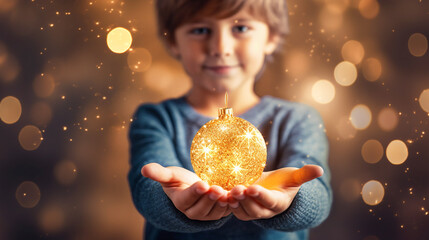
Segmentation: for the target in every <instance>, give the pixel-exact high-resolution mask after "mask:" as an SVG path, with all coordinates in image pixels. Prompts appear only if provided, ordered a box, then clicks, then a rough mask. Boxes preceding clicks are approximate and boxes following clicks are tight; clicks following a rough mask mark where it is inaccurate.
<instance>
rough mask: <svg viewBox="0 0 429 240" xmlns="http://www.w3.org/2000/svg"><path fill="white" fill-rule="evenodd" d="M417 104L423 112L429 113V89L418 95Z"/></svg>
mask: <svg viewBox="0 0 429 240" xmlns="http://www.w3.org/2000/svg"><path fill="white" fill-rule="evenodd" d="M419 104H420V107H421V108H422V109H423V111H425V112H428V113H429V89H425V90H423V91H422V93H420V97H419Z"/></svg>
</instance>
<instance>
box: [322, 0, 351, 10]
mask: <svg viewBox="0 0 429 240" xmlns="http://www.w3.org/2000/svg"><path fill="white" fill-rule="evenodd" d="M323 2H324V3H325V5H327V6H335V7H336V8H338V9H339V10H341V11H342V12H344V11H345V10H346V9H347V8H348V7H349V6H350V0H323Z"/></svg>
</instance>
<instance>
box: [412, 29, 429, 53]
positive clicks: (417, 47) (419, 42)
mask: <svg viewBox="0 0 429 240" xmlns="http://www.w3.org/2000/svg"><path fill="white" fill-rule="evenodd" d="M408 50H409V51H410V53H411V55H413V56H415V57H421V56H423V55H425V53H426V52H427V50H428V40H427V38H426V36H425V35H423V34H421V33H414V34H413V35H411V36H410V38H408Z"/></svg>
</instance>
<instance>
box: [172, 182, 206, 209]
mask: <svg viewBox="0 0 429 240" xmlns="http://www.w3.org/2000/svg"><path fill="white" fill-rule="evenodd" d="M209 189H210V186H209V185H208V184H207V183H205V182H203V181H198V182H196V183H194V184H192V185H191V186H190V187H188V188H186V189H185V190H183V192H182V193H181V194H180V195H178V196H177V198H175V199H174V205H175V206H176V207H177V208H178V209H183V210H186V209H188V208H190V207H191V206H193V205H194V204H195V203H196V202H197V201H198V200H199V199H200V198H201V196H202V195H203V194H205V193H207V191H209Z"/></svg>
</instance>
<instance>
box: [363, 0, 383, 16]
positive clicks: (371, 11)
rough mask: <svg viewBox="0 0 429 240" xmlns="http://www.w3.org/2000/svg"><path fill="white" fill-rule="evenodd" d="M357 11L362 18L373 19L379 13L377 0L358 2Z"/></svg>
mask: <svg viewBox="0 0 429 240" xmlns="http://www.w3.org/2000/svg"><path fill="white" fill-rule="evenodd" d="M358 9H359V12H360V14H361V15H362V17H364V18H367V19H373V18H375V17H376V16H377V15H378V13H379V12H380V4H379V3H378V1H377V0H360V1H359V5H358Z"/></svg>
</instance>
